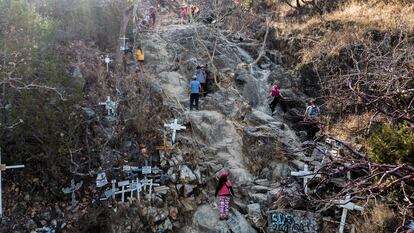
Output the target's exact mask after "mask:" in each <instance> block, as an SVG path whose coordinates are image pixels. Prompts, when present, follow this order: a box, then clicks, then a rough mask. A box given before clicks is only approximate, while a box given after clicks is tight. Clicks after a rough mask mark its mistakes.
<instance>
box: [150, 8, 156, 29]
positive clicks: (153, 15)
mask: <svg viewBox="0 0 414 233" xmlns="http://www.w3.org/2000/svg"><path fill="white" fill-rule="evenodd" d="M156 17H157V16H156V11H155V8H154V7H153V6H152V7H150V9H149V18H150V27H154V26H155V20H156Z"/></svg>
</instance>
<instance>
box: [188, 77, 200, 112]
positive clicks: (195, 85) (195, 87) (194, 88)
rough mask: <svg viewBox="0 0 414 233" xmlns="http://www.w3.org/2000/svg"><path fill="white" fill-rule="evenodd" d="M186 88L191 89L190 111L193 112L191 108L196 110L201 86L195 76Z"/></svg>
mask: <svg viewBox="0 0 414 233" xmlns="http://www.w3.org/2000/svg"><path fill="white" fill-rule="evenodd" d="M188 87H189V88H190V89H191V94H190V110H193V107H195V108H196V109H197V110H198V99H199V98H200V89H201V84H200V82H199V81H197V76H194V77H193V81H191V82H190V84H189V85H188Z"/></svg>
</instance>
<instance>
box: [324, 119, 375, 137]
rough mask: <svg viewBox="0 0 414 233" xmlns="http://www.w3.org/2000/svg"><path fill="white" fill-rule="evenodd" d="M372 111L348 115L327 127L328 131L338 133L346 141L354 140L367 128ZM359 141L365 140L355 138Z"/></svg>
mask: <svg viewBox="0 0 414 233" xmlns="http://www.w3.org/2000/svg"><path fill="white" fill-rule="evenodd" d="M372 115H373V114H372V113H370V112H367V113H365V114H363V115H350V116H347V117H345V118H343V119H341V120H340V121H338V122H336V123H335V124H333V125H330V126H329V127H328V132H329V133H330V134H333V135H338V136H339V138H342V139H344V140H346V141H355V140H357V139H360V138H361V136H362V137H363V135H364V133H365V132H366V130H367V129H368V126H369V122H370V120H371V117H372ZM357 141H359V143H361V142H363V141H365V140H363V139H361V140H357Z"/></svg>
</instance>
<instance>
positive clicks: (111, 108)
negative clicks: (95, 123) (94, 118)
mask: <svg viewBox="0 0 414 233" xmlns="http://www.w3.org/2000/svg"><path fill="white" fill-rule="evenodd" d="M99 105H102V106H105V109H106V110H107V111H108V116H112V115H116V114H115V112H116V108H117V107H118V103H117V102H114V101H112V100H111V97H110V96H107V97H106V101H105V102H100V103H99Z"/></svg>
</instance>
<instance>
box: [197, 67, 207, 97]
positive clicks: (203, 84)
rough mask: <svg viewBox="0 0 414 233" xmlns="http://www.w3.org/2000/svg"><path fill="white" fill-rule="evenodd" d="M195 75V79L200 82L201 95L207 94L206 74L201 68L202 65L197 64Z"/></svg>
mask: <svg viewBox="0 0 414 233" xmlns="http://www.w3.org/2000/svg"><path fill="white" fill-rule="evenodd" d="M195 75H196V77H197V81H199V82H200V84H201V93H202V96H203V97H204V96H206V94H207V74H206V71H205V70H204V69H202V66H200V65H198V66H197V67H196V72H195Z"/></svg>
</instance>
